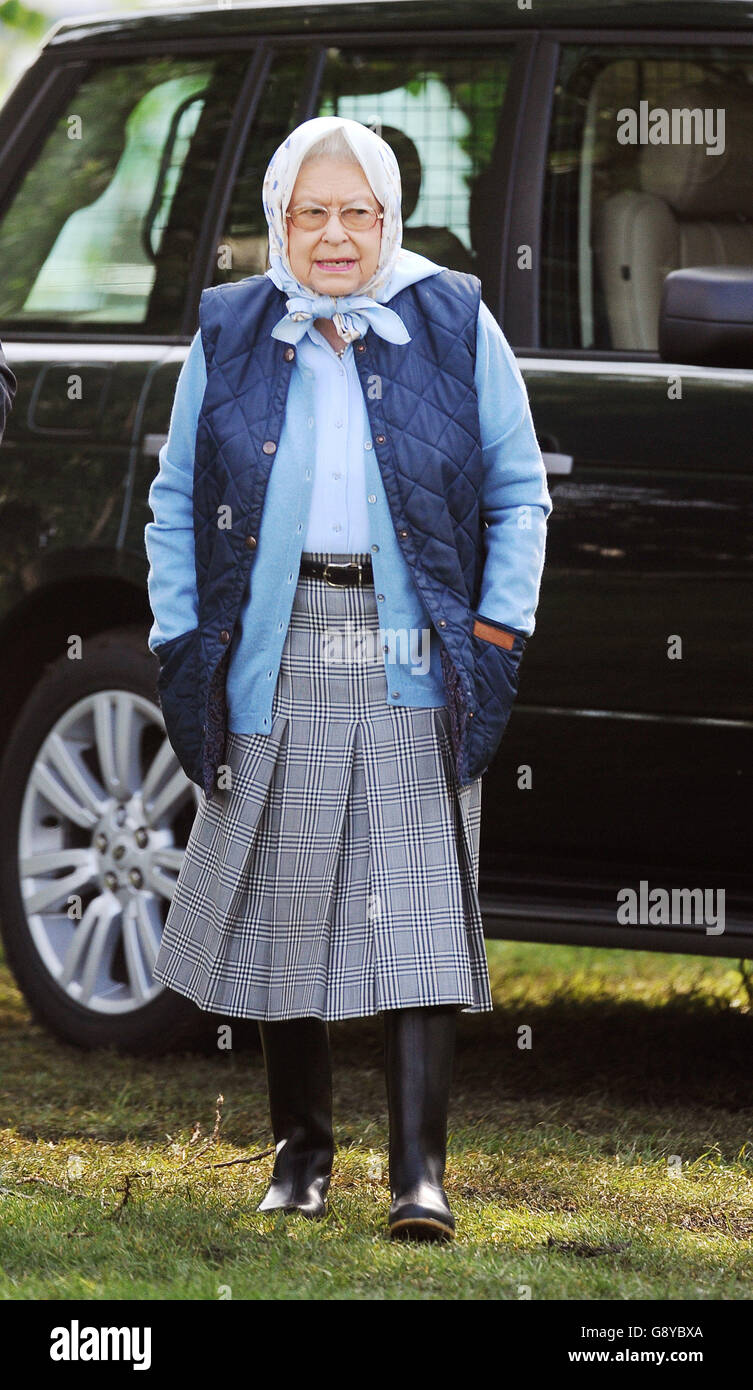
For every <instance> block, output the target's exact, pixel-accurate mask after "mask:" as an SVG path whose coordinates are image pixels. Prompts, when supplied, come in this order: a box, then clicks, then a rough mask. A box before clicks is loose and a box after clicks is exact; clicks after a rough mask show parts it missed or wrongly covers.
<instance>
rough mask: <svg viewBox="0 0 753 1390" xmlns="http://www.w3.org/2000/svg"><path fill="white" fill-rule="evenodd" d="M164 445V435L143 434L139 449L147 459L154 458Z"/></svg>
mask: <svg viewBox="0 0 753 1390" xmlns="http://www.w3.org/2000/svg"><path fill="white" fill-rule="evenodd" d="M166 443H167V435H166V434H145V435H144V438H143V440H142V445H141V447H142V449H143V451H144V453H145V455H146V457H147V458H156V456H157V455H158V454H159V451H160V449H161V448H162V445H163V444H166Z"/></svg>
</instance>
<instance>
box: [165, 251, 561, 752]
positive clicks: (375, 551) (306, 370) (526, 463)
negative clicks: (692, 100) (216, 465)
mask: <svg viewBox="0 0 753 1390" xmlns="http://www.w3.org/2000/svg"><path fill="white" fill-rule="evenodd" d="M442 269H443V267H442V266H440V265H436V264H435V263H434V262H433V261H429V260H427V259H426V258H425V257H424V256H419V255H417V254H416V253H414V252H409V251H404V252H403V255H402V256H401V258H400V262H399V267H398V269H396V271H395V274H394V275H393V277H392V280H391V281H390V284H389V287H388V291H387V295H386V297H385V301H384V302H386V301H387V299H391V298H392V297H393V296H394V295H395V294H397V293H398V291H399V290H401V289H403V287H404V286H405V285H408V284H412V283H414V282H415V281H416V280H419V279H423V278H425V277H426V276H428V275H436V274H437V272H438V271H440V270H442ZM206 379H207V376H206V363H205V360H204V352H203V347H202V343H201V333H200V331H199V332H197V333H196V335H195V337H194V339H193V341H192V343H191V346H190V349H189V352H188V355H187V357H186V360H185V362H184V364H183V367H182V369H181V372H180V376H179V378H178V382H177V385H176V388H175V398H174V401H173V407H172V414H171V419H170V431H169V434H168V437H167V440H166V442H165V444H164V445H163V446H162V448H161V449H160V453H159V472H158V473H157V475H156V477H155V478H154V480H153V482H152V485H151V488H150V490H149V506H150V509H151V512H152V515H153V517H154V521H153V522H149V524H148V525H147V526H146V528H145V532H144V540H145V545H146V552H147V558H148V560H149V576H148V590H149V602H150V605H151V609H152V614H153V616H154V624H153V626H152V629H151V631H150V633H149V638H148V642H149V647H150V648H151V649H152V650H154V648H155V647H156V646H158V644H159V643H160V642H165V641H168V640H169V639H170V638H171V637H177V636H179V635H180V633H182V632H187V631H188V630H189V629H190V628H193V627H196V625H197V622H198V616H197V614H198V600H197V593H196V578H195V567H194V538H193V498H192V492H193V467H194V450H195V442H196V427H197V422H198V417H199V411H200V408H201V403H202V399H203V396H204V389H205V386H206ZM475 381H476V389H477V393H478V402H479V417H480V424H481V442H482V447H483V455H484V467H485V474H484V485H483V492H482V497H481V505H482V511H483V514H484V515H485V517H486V519H487V521H488V522H489V526H488V529H487V530H485V531H484V540H485V545H486V559H485V564H484V572H483V580H482V585H481V591H480V598H479V603H478V610H477V611H478V612H479V614H480V615H483V616H484V617H488V618H492V619H494V620H495V621H497V622H500V623H505V624H506V625H507V626H509V627H512V628H515V629H516V630H517V631H518V632H522V633H523V634H524V635H526V636H528V635H530V634H531V633H532V632H533V630H534V627H535V618H534V614H535V611H536V606H537V603H538V595H539V586H540V582H541V574H542V570H543V565H544V552H545V538H546V521H547V518H548V516H549V514H550V512H551V509H552V502H551V498H550V496H549V491H548V488H547V481H546V472H545V469H544V464H543V460H542V457H541V452H540V449H539V446H538V443H537V440H536V435H535V433H534V428H533V421H532V419H531V413H530V408H529V404H528V395H527V392H526V388H525V383H524V382H523V378H522V376H521V374H520V370H519V368H518V365H517V362H516V361H515V357H514V355H513V353H512V351H511V349H510V347H509V345H508V343H507V341H506V339H505V337H504V334H503V333H502V330H501V329H500V327H499V325H498V324H497V322H496V320H495V319H494V317H493V315H492V314H491V313H490V311H489V309H488V308H487V307H486V305H485V304H484V303H483V301H482V303H481V306H480V309H479V317H478V330H477V356H476V369H475ZM303 550H316V551H331V552H336V553H346V552H347V553H349V554H350V553H358V552H368V553H369V554H370V555H371V561H372V566H373V572H374V592H375V593H376V595H377V599H378V602H379V603H380V605H381V616H380V643H381V644H382V645H384V644H385V643H386V645H387V647H388V651H387V652H385V653H384V668H385V677H386V689H385V700H386V701H387V702H388V703H389V704H393V705H418V706H423V707H426V706H430V705H443V704H444V703H445V701H446V695H445V691H444V685H443V682H442V673H441V663H440V657H439V638H438V636H437V633H436V630H435V629H434V628H433V625H432V623H431V619H430V618H429V615H428V613H427V611H426V609H425V607H424V604H423V601H422V599H421V598H420V595H419V594H418V591H417V589H416V586H415V584H414V582H413V578H412V576H411V573H410V569H409V567H408V565H407V563H406V561H405V559H404V557H403V554H402V551H401V549H400V546H399V544H398V541H397V536H396V534H395V529H394V526H393V523H392V519H391V514H390V510H389V503H388V501H387V497H386V493H385V491H384V486H383V483H382V478H381V474H380V471H379V466H378V464H377V461H376V455H375V453H374V449H373V445H372V439H371V430H370V426H369V419H368V414H367V411H366V405H365V401H364V398H363V392H362V389H361V384H360V380H359V377H358V373H357V371H356V366H355V361H354V357H353V348H352V346H350V345H349V346H348V347H347V348H346V351H345V353H344V355H343V358H342V360H340V359H339V358H338V357H337V354H336V353H335V351H334V349H333V348H332V347H331V346H330V345H329V343H328V342H327V340H326V338H324V337H323V335H322V334H321V333H320V332H319V331H318V329H316V328H314V326H313V324H310V325H309V326H308V328H307V332H306V333H305V334H304V336H303V337H302V338H301V339H300V341H299V342H298V345H297V352H296V360H295V368H294V371H293V374H292V378H291V382H290V388H289V393H288V398H287V405H286V411H285V421H284V425H283V430H282V434H281V436H280V441H279V445H278V448H277V452H276V455H275V461H274V466H273V468H272V471H271V473H270V476H269V483H268V486H267V492H266V496H265V499H264V509H263V513H262V522H261V527H260V531H259V536H258V542H257V548H256V552H255V556H254V564H253V570H252V577H251V582H250V585H249V588H250V594H249V592H248V591H247V593H246V598H245V602H244V605H243V608H242V610H241V615H240V620H239V622H238V624H237V627H236V632H235V634H234V636H233V644H232V648H231V655H230V662H229V667H228V673H227V701H228V727H229V728H230V729H232V730H233V731H234V732H236V733H244V734H254V733H269V731H270V729H271V727H272V697H273V695H274V690H275V685H276V683H277V676H278V673H279V667H280V657H281V653H282V648H283V644H284V641H285V637H286V634H287V629H288V624H289V621H290V613H291V609H292V605H293V595H294V592H295V587H296V583H297V581H298V568H299V562H300V557H301V552H302V551H303Z"/></svg>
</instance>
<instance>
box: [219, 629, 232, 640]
mask: <svg viewBox="0 0 753 1390" xmlns="http://www.w3.org/2000/svg"><path fill="white" fill-rule="evenodd" d="M220 641H221V642H229V641H230V633H229V632H228V630H227V628H226V627H223V629H222V632H221V633H220Z"/></svg>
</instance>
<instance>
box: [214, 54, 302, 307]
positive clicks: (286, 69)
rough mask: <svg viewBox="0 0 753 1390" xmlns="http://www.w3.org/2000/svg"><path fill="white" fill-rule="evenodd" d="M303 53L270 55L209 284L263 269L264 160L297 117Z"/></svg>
mask: <svg viewBox="0 0 753 1390" xmlns="http://www.w3.org/2000/svg"><path fill="white" fill-rule="evenodd" d="M307 67H308V55H307V54H304V53H302V52H300V53H299V52H294V53H290V54H288V55H285V56H282V55H281V56H279V57H278V58H276V59H275V60H274V61H273V63H272V67H271V69H270V73H269V76H268V78H267V82H266V85H265V87H264V91H263V92H262V97H261V101H260V102H259V105H258V107H257V111H256V116H255V118H254V122H253V125H252V126H251V129H250V132H249V135H248V139H247V140H246V145H245V149H244V152H243V157H242V159H241V162H240V166H239V170H238V175H237V177H236V180H235V183H234V185H233V191H232V194H231V198H230V204H229V207H228V211H227V214H226V217H225V221H224V226H223V229H222V233H221V235H220V241H219V244H218V246H217V256H216V263H215V270H214V275H213V280H212V283H213V284H222V283H225V282H227V281H230V280H242V279H244V278H245V277H246V276H247V275H263V274H264V271H265V270H266V269H267V266H268V264H269V261H268V257H267V250H268V228H267V220H266V218H265V216H264V209H263V207H262V202H261V186H262V183H263V181H264V174H265V173H266V169H267V165H268V163H269V161H270V159H271V158H272V155H273V154H274V152H275V150H276V149H277V146H278V145H280V144H281V143H282V141H283V140H284V139H285V136H286V135H288V134H289V133H290V131H291V130H292V129H294V127H295V126H296V125H297V124H298V123H299V119H300V117H299V114H298V105H299V102H300V100H301V94H302V92H303V91H304V90H305V75H306V70H307Z"/></svg>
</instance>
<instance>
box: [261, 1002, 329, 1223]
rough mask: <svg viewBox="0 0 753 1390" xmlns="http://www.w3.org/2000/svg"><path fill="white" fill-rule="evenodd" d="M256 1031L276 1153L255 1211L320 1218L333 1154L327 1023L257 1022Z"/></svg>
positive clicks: (304, 1020) (300, 1020)
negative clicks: (264, 1068) (283, 1212)
mask: <svg viewBox="0 0 753 1390" xmlns="http://www.w3.org/2000/svg"><path fill="white" fill-rule="evenodd" d="M259 1032H260V1034H261V1044H262V1050H263V1052H264V1065H265V1067H266V1072H267V1088H268V1092H269V1113H270V1118H271V1120H272V1133H273V1134H274V1139H275V1147H276V1149H277V1153H276V1155H275V1164H274V1169H273V1171H272V1181H271V1183H270V1185H269V1189H268V1191H267V1192H266V1194H265V1196H264V1198H263V1199H262V1201H261V1202H260V1203H259V1205H258V1207H257V1208H256V1210H257V1211H298V1212H301V1213H302V1214H303V1215H304V1216H309V1217H317V1216H324V1214H325V1212H326V1210H327V1203H326V1196H327V1190H328V1188H329V1184H330V1178H331V1176H332V1161H333V1158H334V1153H335V1145H334V1140H333V1137H332V1066H331V1059H330V1050H329V1031H328V1028H327V1023H326V1020H324V1019H320V1018H290V1019H281V1020H275V1021H274V1022H267V1020H265V1019H259Z"/></svg>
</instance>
